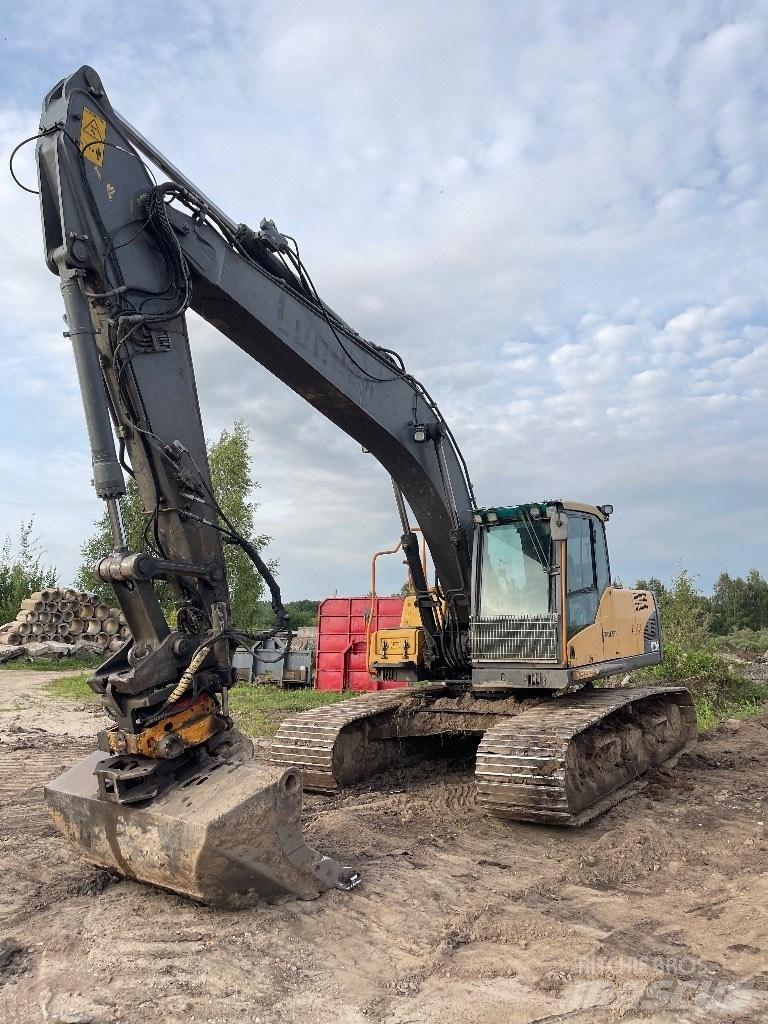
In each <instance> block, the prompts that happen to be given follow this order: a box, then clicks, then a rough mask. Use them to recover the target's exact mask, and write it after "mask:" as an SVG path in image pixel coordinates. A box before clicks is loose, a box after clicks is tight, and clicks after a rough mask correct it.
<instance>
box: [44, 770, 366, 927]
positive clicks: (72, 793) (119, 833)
mask: <svg viewBox="0 0 768 1024" xmlns="http://www.w3.org/2000/svg"><path fill="white" fill-rule="evenodd" d="M107 756H108V755H105V754H104V753H103V752H101V751H96V752H94V753H93V754H91V755H90V756H89V757H87V758H85V760H84V761H81V762H80V763H79V764H76V765H75V766H74V767H72V768H70V769H69V770H68V771H66V772H64V774H63V775H61V776H59V778H57V779H55V780H54V781H53V782H51V783H49V784H48V785H47V786H46V787H45V790H44V792H45V800H46V802H47V804H48V806H49V808H50V810H51V814H52V816H53V820H54V823H55V825H56V827H57V828H58V829H59V831H60V832H61V833H62V834H63V835H64V836H66V837H67V838H68V839H70V840H71V841H72V842H73V843H74V844H75V846H76V847H77V849H78V850H79V851H80V853H81V854H82V856H83V857H85V859H86V860H88V861H90V862H91V863H92V864H98V865H100V866H101V867H104V868H108V869H109V870H111V871H115V872H117V873H118V874H121V875H124V876H125V877H126V878H134V879H137V880H138V881H141V882H148V883H150V884H151V885H157V886H160V887H162V888H163V889H170V890H172V891H173V892H176V893H180V894H181V895H184V896H189V897H191V898H192V899H195V900H199V901H200V902H202V903H207V904H210V905H212V906H217V907H225V908H228V909H238V908H241V907H245V906H249V905H252V904H254V903H257V902H261V901H269V900H273V899H275V898H277V897H279V896H284V895H290V896H296V897H298V898H300V899H314V898H315V897H316V896H318V895H319V893H320V892H321V891H323V890H324V889H330V888H337V889H352V888H354V886H355V885H357V883H358V882H359V881H360V876H359V875H358V874H357V872H355V871H354V870H352V869H351V868H347V867H342V865H340V864H339V863H337V862H336V861H335V860H333V859H332V858H330V857H324V856H322V855H321V854H319V853H318V852H317V851H316V850H314V849H312V847H310V846H308V845H307V844H306V843H305V841H304V837H303V835H302V831H301V808H302V780H301V773H300V772H299V771H298V770H297V769H295V768H289V769H288V770H286V769H284V768H278V767H275V766H273V765H265V764H258V763H256V762H254V761H225V760H219V759H212V760H210V761H208V762H206V763H205V764H204V765H196V766H195V767H194V768H192V769H190V771H189V774H188V777H187V778H185V779H183V781H180V782H179V784H178V785H175V786H174V787H173V788H172V789H170V790H168V791H167V792H166V793H163V794H161V795H160V796H157V797H155V799H154V800H152V801H144V802H143V803H138V804H137V803H131V804H125V803H114V802H112V801H110V800H105V799H103V798H102V797H100V796H99V789H98V782H97V778H96V776H95V775H94V770H95V769H96V768H97V767H98V766H99V765H100V764H101V763H102V762H103V761H104V760H105V759H106V758H107Z"/></svg>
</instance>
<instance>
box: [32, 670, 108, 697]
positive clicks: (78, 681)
mask: <svg viewBox="0 0 768 1024" xmlns="http://www.w3.org/2000/svg"><path fill="white" fill-rule="evenodd" d="M90 674H91V673H90V672H79V673H78V674H77V675H74V676H61V677H60V678H59V679H52V680H51V682H50V683H46V686H45V689H46V691H47V692H48V693H50V695H51V696H52V697H63V698H64V699H65V700H81V701H97V700H98V699H99V698H98V696H97V695H96V694H95V693H94V692H93V690H92V689H91V688H90V686H89V685H88V683H87V682H86V680H87V679H88V677H89V676H90Z"/></svg>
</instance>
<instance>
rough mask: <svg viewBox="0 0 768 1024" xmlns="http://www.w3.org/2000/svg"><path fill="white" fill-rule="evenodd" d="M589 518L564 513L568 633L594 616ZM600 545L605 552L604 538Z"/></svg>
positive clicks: (594, 573)
mask: <svg viewBox="0 0 768 1024" xmlns="http://www.w3.org/2000/svg"><path fill="white" fill-rule="evenodd" d="M591 520H592V517H591V516H586V515H579V514H578V513H574V512H569V513H568V540H567V549H568V569H567V571H568V635H569V636H573V635H574V634H575V633H578V632H579V631H580V630H582V629H584V628H585V627H586V626H591V625H592V623H593V622H594V621H595V617H596V616H597V605H598V602H599V600H600V592H599V591H598V582H597V571H596V565H595V561H596V560H595V531H594V529H593V526H592V521H591ZM601 525H602V524H601ZM602 545H603V552H605V537H603V541H602ZM606 561H607V559H606ZM606 568H607V566H606Z"/></svg>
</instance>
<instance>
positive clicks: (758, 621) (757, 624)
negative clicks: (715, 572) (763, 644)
mask: <svg viewBox="0 0 768 1024" xmlns="http://www.w3.org/2000/svg"><path fill="white" fill-rule="evenodd" d="M766 626H768V582H767V581H766V580H765V579H764V578H763V576H762V575H761V574H760V573H759V572H758V570H757V569H751V570H750V572H749V573H747V577H746V579H742V578H741V577H740V576H730V575H729V574H728V573H727V572H723V573H721V574H720V576H719V577H718V579H717V582H716V583H715V588H714V591H713V593H712V629H713V632H715V633H719V634H725V633H732V632H734V631H735V630H740V629H753V630H761V629H765V628H766Z"/></svg>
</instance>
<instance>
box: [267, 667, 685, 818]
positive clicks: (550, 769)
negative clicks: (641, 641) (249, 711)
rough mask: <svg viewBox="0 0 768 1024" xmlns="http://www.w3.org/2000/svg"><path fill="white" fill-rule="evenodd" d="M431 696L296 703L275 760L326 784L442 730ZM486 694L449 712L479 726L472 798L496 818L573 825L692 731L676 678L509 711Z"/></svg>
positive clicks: (668, 759)
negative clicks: (666, 683) (473, 705)
mask: <svg viewBox="0 0 768 1024" xmlns="http://www.w3.org/2000/svg"><path fill="white" fill-rule="evenodd" d="M443 694H444V691H443ZM435 697H436V693H435V692H434V691H432V690H423V691H419V690H392V691H389V692H386V693H378V694H375V695H371V696H365V697H359V698H356V699H353V700H350V701H346V702H344V703H343V704H337V705H334V706H333V707H324V708H317V709H316V710H314V711H305V712H302V713H301V714H298V715H294V716H292V717H291V718H289V719H286V721H284V722H283V724H282V725H281V727H280V729H279V731H278V733H277V735H276V737H275V741H274V746H273V761H274V762H275V763H277V764H280V765H285V766H289V765H294V766H296V767H297V768H299V769H300V770H301V772H302V774H303V778H304V787H305V788H306V789H309V790H314V791H316V792H321V793H331V792H334V791H336V790H338V789H340V788H343V786H345V785H347V784H348V783H349V782H350V781H358V780H360V779H362V778H365V777H366V776H367V775H371V774H374V773H375V772H376V771H380V770H382V769H383V768H386V767H393V766H395V765H397V764H400V763H403V762H402V760H401V758H403V757H404V753H405V747H402V746H400V745H399V744H400V743H402V742H405V741H407V740H409V739H410V740H413V739H415V738H421V739H426V738H429V737H434V736H438V735H440V736H445V735H446V734H450V732H451V724H449V725H448V726H446V724H445V723H446V716H445V715H444V714H442V715H440V714H439V713H433V712H432V711H431V704H432V703H433V702H434V698H435ZM487 703H488V702H487V701H483V704H484V705H485V709H484V713H482V714H477V713H475V714H473V713H472V711H471V709H470V711H469V712H467V710H466V705H464V706H463V708H462V709H461V712H460V714H457V715H450V716H448V717H449V718H456V719H457V721H456V727H455V730H454V732H455V733H456V734H460V733H463V734H466V733H468V732H474V733H476V734H478V735H482V739H481V742H480V746H479V748H478V752H477V763H476V770H475V779H476V783H477V795H478V803H479V805H480V806H481V807H482V808H483V809H484V810H486V811H487V812H489V813H490V814H493V815H495V816H497V817H502V818H508V819H513V820H518V821H531V822H539V823H541V824H552V825H581V824H583V823H584V822H586V821H589V820H590V818H593V817H595V816H596V815H597V814H600V813H602V812H603V811H605V810H607V809H608V808H609V807H611V806H613V805H614V804H616V803H618V802H619V801H620V800H623V799H625V798H626V797H628V796H631V795H632V794H633V793H636V792H637V791H638V790H639V789H642V788H643V786H644V785H645V784H646V782H645V779H644V778H643V776H644V775H645V773H646V772H647V771H648V770H649V769H652V768H655V767H661V766H663V765H669V764H670V763H673V762H674V761H675V760H676V759H677V758H678V757H679V756H680V754H682V753H684V752H685V751H686V750H689V749H691V747H692V746H693V745H694V744H695V743H696V716H695V712H694V708H693V701H692V698H691V695H690V694H689V693H688V691H687V690H686V689H685V688H684V687H665V688H661V687H642V688H640V687H638V688H631V689H630V688H621V689H596V690H591V689H587V690H582V691H581V692H580V693H577V694H574V695H571V696H566V697H555V698H553V699H551V700H547V701H544V702H542V703H541V704H538V705H536V706H534V707H531V708H529V709H528V710H526V711H524V712H522V713H518V714H516V715H512V714H508V713H507V714H505V713H504V711H503V710H499V712H495V711H494V712H491V713H488V712H487V710H486V709H487ZM406 704H407V706H404V705H406ZM442 710H443V711H444V709H442ZM457 711H459V709H458V707H457ZM461 715H463V716H464V718H463V721H462V722H459V721H458V719H459V717H460V716H461ZM432 722H434V728H432V725H431V723H432ZM408 756H409V759H412V748H409V751H408Z"/></svg>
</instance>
